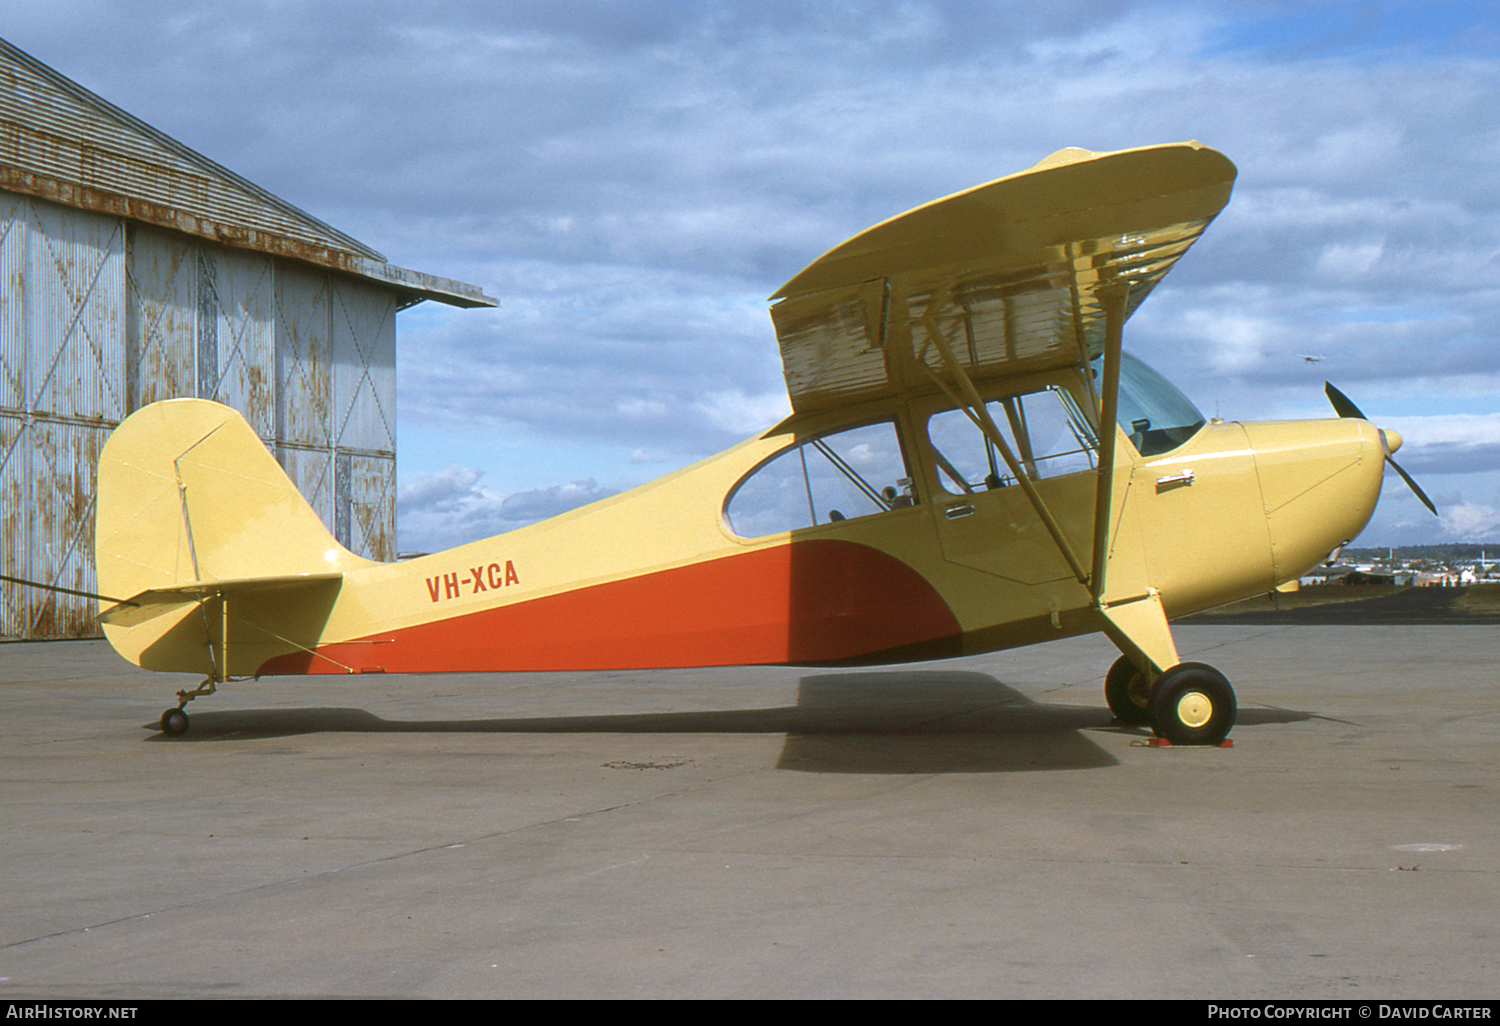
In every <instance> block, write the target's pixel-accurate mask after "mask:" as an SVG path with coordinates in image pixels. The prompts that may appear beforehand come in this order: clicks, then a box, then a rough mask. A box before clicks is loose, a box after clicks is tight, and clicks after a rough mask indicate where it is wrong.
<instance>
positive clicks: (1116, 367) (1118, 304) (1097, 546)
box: [1083, 282, 1130, 607]
mask: <svg viewBox="0 0 1500 1026" xmlns="http://www.w3.org/2000/svg"><path fill="white" fill-rule="evenodd" d="M1094 294H1095V295H1096V296H1098V297H1099V299H1100V300H1101V302H1102V305H1103V306H1104V381H1103V382H1102V383H1101V384H1102V386H1103V394H1102V395H1101V396H1100V397H1099V398H1100V410H1099V468H1098V475H1099V476H1098V478H1097V483H1096V486H1095V489H1096V490H1095V492H1094V563H1093V572H1092V573H1091V574H1090V575H1089V581H1090V586H1089V591H1090V592H1091V593H1092V594H1093V596H1094V605H1096V606H1100V607H1102V606H1103V605H1104V587H1105V583H1106V579H1107V576H1108V570H1109V520H1110V513H1111V512H1112V510H1113V508H1114V506H1113V503H1114V483H1115V437H1116V436H1117V435H1118V434H1119V431H1118V429H1117V428H1116V426H1115V419H1116V414H1117V411H1118V410H1119V406H1120V346H1121V340H1122V339H1123V337H1124V334H1125V301H1126V300H1127V299H1129V298H1130V286H1129V285H1127V284H1125V283H1124V282H1117V283H1114V284H1111V285H1107V286H1105V287H1103V288H1100V289H1097V290H1096V291H1095V293H1094ZM1083 375H1084V378H1085V379H1088V378H1089V377H1090V374H1089V368H1088V364H1087V363H1086V362H1085V364H1084V367H1083Z"/></svg>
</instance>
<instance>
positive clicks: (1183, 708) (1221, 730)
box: [1151, 663, 1239, 745]
mask: <svg viewBox="0 0 1500 1026" xmlns="http://www.w3.org/2000/svg"><path fill="white" fill-rule="evenodd" d="M1238 714H1239V708H1238V705H1237V704H1236V702H1235V699H1234V688H1232V687H1230V685H1229V681H1228V679H1227V678H1225V676H1224V675H1223V674H1222V673H1220V672H1219V671H1218V670H1215V669H1214V668H1213V667H1212V666H1207V665H1205V664H1203V663H1180V664H1178V665H1177V666H1174V667H1172V668H1171V669H1170V670H1168V671H1167V672H1166V673H1164V674H1162V675H1161V678H1160V679H1159V680H1158V681H1157V682H1156V690H1155V691H1154V692H1153V693H1152V695H1151V729H1152V730H1154V731H1155V732H1156V734H1157V736H1159V737H1164V738H1166V739H1167V740H1168V741H1170V742H1171V743H1172V744H1174V745H1217V744H1219V743H1220V742H1221V741H1223V740H1224V738H1225V737H1227V736H1228V735H1229V732H1230V730H1232V729H1233V728H1234V721H1235V717H1236V716H1237V715H1238Z"/></svg>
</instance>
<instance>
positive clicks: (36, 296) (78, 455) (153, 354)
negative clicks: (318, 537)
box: [0, 40, 495, 639]
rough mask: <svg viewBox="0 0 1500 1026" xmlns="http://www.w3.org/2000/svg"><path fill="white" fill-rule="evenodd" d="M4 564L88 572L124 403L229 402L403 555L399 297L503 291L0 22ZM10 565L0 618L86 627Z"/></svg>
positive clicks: (22, 629)
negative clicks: (245, 172) (188, 138)
mask: <svg viewBox="0 0 1500 1026" xmlns="http://www.w3.org/2000/svg"><path fill="white" fill-rule="evenodd" d="M0 275H3V279H0V511H3V517H4V533H5V537H4V547H3V549H0V574H3V575H6V576H10V577H18V578H23V579H26V580H31V581H38V582H42V583H44V584H48V585H52V586H53V587H56V588H65V589H71V590H73V591H78V592H91V591H93V589H94V566H93V558H94V539H93V536H94V491H95V489H94V476H95V473H96V467H97V464H98V459H99V452H100V450H101V449H102V448H103V446H104V441H105V439H106V438H108V437H109V434H110V432H111V431H112V430H113V429H114V427H115V425H117V424H119V422H120V421H121V420H123V419H124V418H125V417H126V416H128V415H129V414H130V413H132V412H133V411H135V410H136V409H138V408H140V407H142V406H145V405H146V404H148V403H152V402H155V401H156V400H158V399H166V398H170V397H174V396H198V397H201V398H208V399H216V400H218V401H219V402H222V403H226V404H228V405H230V406H233V407H235V408H237V409H238V410H240V411H241V412H242V413H243V414H244V415H245V417H246V419H247V420H249V422H250V424H251V426H252V427H254V428H255V430H256V432H257V433H258V434H259V435H260V437H261V439H262V441H264V442H265V444H266V446H267V447H268V448H269V449H270V451H271V452H272V453H273V454H274V455H275V456H276V458H277V460H279V461H280V463H281V465H282V466H283V467H284V468H285V469H286V471H287V473H288V475H290V477H291V478H292V480H293V481H295V482H296V483H297V485H298V487H299V488H300V489H301V490H302V493H303V494H304V495H305V496H306V497H307V499H308V501H309V502H311V503H312V505H313V508H314V509H316V510H317V511H318V513H319V515H321V516H322V518H323V520H324V522H325V523H326V524H328V526H329V529H330V530H332V531H333V533H334V535H335V537H337V538H338V540H339V541H340V542H342V543H343V544H344V545H345V546H347V547H348V548H350V549H351V550H353V551H354V552H357V553H359V554H360V555H363V556H367V557H369V558H372V559H394V558H395V554H396V553H395V546H396V419H395V418H396V312H397V311H398V310H400V309H403V308H405V307H407V306H410V305H412V304H414V303H419V302H421V301H423V300H436V301H438V302H441V303H448V304H451V305H454V306H461V307H474V306H494V305H495V301H494V300H493V299H490V298H489V297H488V296H485V295H484V294H483V292H481V291H480V289H479V288H477V287H476V286H473V285H466V284H464V283H462V282H455V281H448V280H446V279H442V278H435V277H432V276H430V275H426V274H422V273H419V272H416V271H409V270H405V269H403V268H399V267H394V266H392V265H390V264H388V263H386V260H385V257H383V256H382V255H380V254H379V253H377V252H375V251H374V250H372V249H370V248H369V247H368V246H365V245H363V244H362V243H360V242H358V241H356V240H354V239H351V238H350V237H349V236H347V235H344V234H343V233H341V232H339V231H337V230H335V229H333V228H331V227H329V226H328V225H326V224H324V223H322V222H321V221H319V220H317V219H316V218H314V217H311V216H309V215H308V214H305V213H303V212H302V211H300V210H298V209H297V208H295V207H293V206H291V205H290V204H288V203H286V202H284V201H282V200H280V199H278V198H276V197H275V196H273V195H271V194H270V193H268V192H266V191H265V190H264V189H261V188H259V187H257V186H256V185H254V184H252V183H250V182H248V181H246V180H245V179H243V178H240V177H239V176H238V175H235V174H234V173H232V172H230V171H228V170H226V169H224V168H222V167H220V166H219V165H217V164H215V163H213V162H212V161H210V160H208V159H207V158H205V157H203V156H201V155H199V154H197V153H195V152H193V151H192V150H190V149H188V148H187V147H186V146H183V145H182V144H181V143H178V142H176V141H174V140H172V139H170V138H168V137H167V136H165V135H163V134H162V133H160V132H158V131H156V130H155V129H153V128H151V127H150V126H149V125H147V124H145V123H143V122H141V121H139V120H137V119H136V118H133V117H131V116H130V115H129V114H126V113H125V112H124V111H122V110H120V109H118V108H116V107H114V106H113V105H111V104H109V103H108V102H106V101H105V100H103V99H101V98H99V97H98V96H95V95H94V94H93V93H91V92H89V91H88V90H87V89H84V88H83V87H81V86H79V85H78V84H76V83H74V82H72V81H70V80H69V79H67V78H66V77H64V76H62V75H60V74H58V73H57V72H56V71H53V70H52V69H51V68H48V67H47V66H45V65H43V64H41V63H39V62H38V61H36V60H34V59H32V58H31V57H29V56H28V55H26V54H25V53H23V52H21V51H20V50H18V49H16V48H15V47H13V46H11V45H10V44H9V43H7V42H5V41H4V40H0ZM95 611H96V605H95V603H94V601H93V600H92V599H89V598H85V597H82V596H76V595H68V594H65V593H62V592H56V591H43V590H39V589H34V588H28V587H21V586H17V585H13V584H10V583H4V582H0V638H10V639H15V638H60V637H81V636H89V635H94V634H97V633H98V628H97V626H96V625H95V623H94V613H95Z"/></svg>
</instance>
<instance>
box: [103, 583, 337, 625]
mask: <svg viewBox="0 0 1500 1026" xmlns="http://www.w3.org/2000/svg"><path fill="white" fill-rule="evenodd" d="M343 576H344V575H343V574H341V573H322V574H286V575H283V576H280V577H242V578H239V579H237V580H230V581H200V582H197V583H194V584H184V585H180V586H178V587H173V588H148V589H147V590H146V591H143V592H141V593H140V594H138V595H132V596H131V597H130V598H128V599H125V600H124V601H122V602H120V603H119V604H117V605H114V606H111V607H110V608H109V609H106V610H104V611H103V612H101V613H100V614H99V622H100V623H107V624H110V625H112V626H117V627H134V626H136V625H137V624H141V623H145V622H146V621H147V620H152V619H155V618H156V617H158V616H160V615H162V614H163V613H168V612H172V611H173V610H176V609H179V608H181V607H182V606H183V605H185V604H187V603H191V602H200V601H202V600H203V599H204V598H207V597H213V596H219V595H222V596H225V597H228V598H229V599H230V601H231V602H233V600H234V598H235V596H244V595H252V594H259V593H262V592H268V591H277V590H285V589H297V588H299V587H301V588H306V587H308V586H310V585H318V586H321V585H323V584H324V583H325V582H327V581H337V580H340V579H342V578H343Z"/></svg>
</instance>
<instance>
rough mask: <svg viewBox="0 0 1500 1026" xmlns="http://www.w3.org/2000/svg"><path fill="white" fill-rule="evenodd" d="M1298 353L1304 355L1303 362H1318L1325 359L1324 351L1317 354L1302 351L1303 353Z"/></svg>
mask: <svg viewBox="0 0 1500 1026" xmlns="http://www.w3.org/2000/svg"><path fill="white" fill-rule="evenodd" d="M1298 355H1300V356H1301V357H1302V362H1303V363H1318V362H1320V361H1321V360H1322V359H1323V354H1322V353H1319V354H1317V355H1316V356H1311V355H1308V354H1306V353H1301V354H1298Z"/></svg>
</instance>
